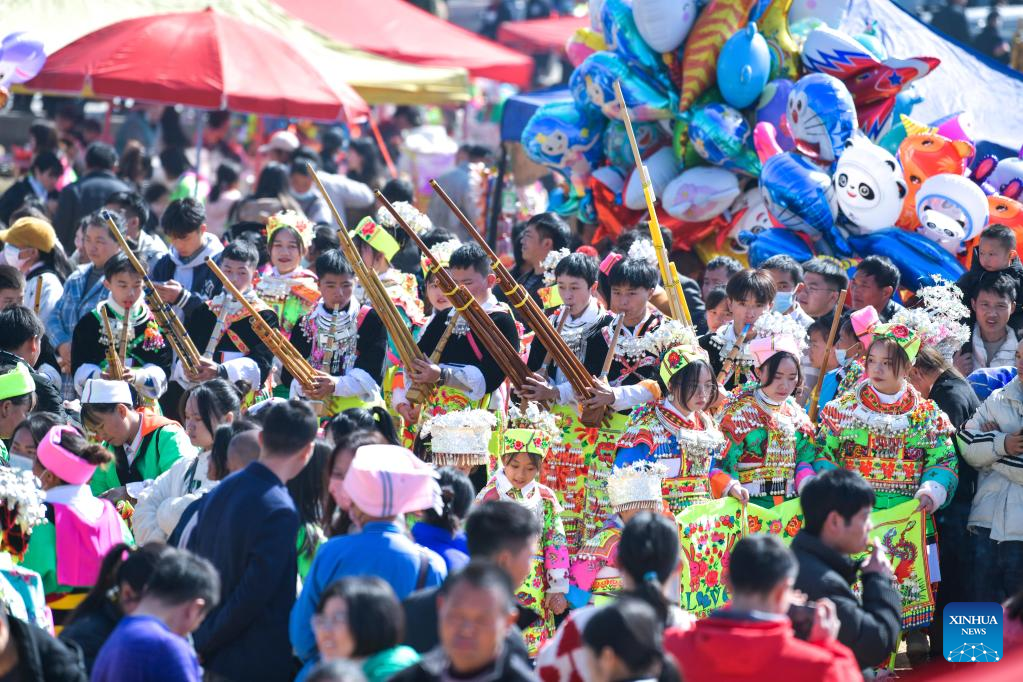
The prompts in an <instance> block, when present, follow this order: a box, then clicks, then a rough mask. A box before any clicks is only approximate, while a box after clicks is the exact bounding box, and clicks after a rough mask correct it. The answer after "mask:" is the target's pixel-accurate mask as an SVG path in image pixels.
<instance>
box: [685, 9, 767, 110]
mask: <svg viewBox="0 0 1023 682" xmlns="http://www.w3.org/2000/svg"><path fill="white" fill-rule="evenodd" d="M755 2H756V0H711V2H710V4H708V5H707V7H705V8H704V10H703V11H702V12H700V17H699V18H698V19H697V20H696V24H695V25H694V26H693V28H692V30H691V31H690V32H689V37H688V39H687V40H686V44H685V47H684V48H683V51H682V60H681V63H680V64H679V65H676V73H675V74H674V75H673V78H672V80H673V81H674V82H675V83H676V84H681V86H680V93H679V102H678V110H679V111H680V112H682V111H686V110H688V109H689V107H690V106H692V104H693V102H695V101H696V98H697V97H699V96H700V93H702V92H703V91H704V90H706V89H707V88H709V87H710V86H711V85H713V84H714V80H715V77H716V76H717V62H718V55H719V54H721V47H722V46H723V45H724V44H725V41H726V40H728V38H730V37H731V36H732V34H734V33H735V32H736V31H738V30H739V29H740V28H742V27H743V26H745V25H746V22H747V17H749V13H750V9H752V7H753V5H754V3H755ZM678 66H680V67H681V68H680V69H678V68H677V67H678ZM683 75H684V76H685V77H684V78H683Z"/></svg>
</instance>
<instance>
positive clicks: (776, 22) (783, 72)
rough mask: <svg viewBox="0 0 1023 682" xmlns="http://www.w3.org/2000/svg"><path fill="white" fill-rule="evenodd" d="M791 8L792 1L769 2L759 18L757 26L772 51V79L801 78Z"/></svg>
mask: <svg viewBox="0 0 1023 682" xmlns="http://www.w3.org/2000/svg"><path fill="white" fill-rule="evenodd" d="M791 6H792V0H768V2H767V5H766V6H765V7H764V10H763V12H761V14H760V16H758V17H757V25H758V26H759V27H760V31H761V32H762V33H763V34H764V37H765V38H766V39H767V44H768V45H769V46H770V49H771V78H791V79H793V80H795V79H796V78H798V77H799V45H798V44H797V43H796V39H795V38H793V37H792V34H791V33H789V17H788V13H789V8H790V7H791ZM718 80H720V78H719V79H718Z"/></svg>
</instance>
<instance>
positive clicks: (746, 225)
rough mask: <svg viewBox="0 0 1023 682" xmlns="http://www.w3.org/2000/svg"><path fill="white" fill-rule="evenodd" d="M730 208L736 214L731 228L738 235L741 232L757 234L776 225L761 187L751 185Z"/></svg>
mask: <svg viewBox="0 0 1023 682" xmlns="http://www.w3.org/2000/svg"><path fill="white" fill-rule="evenodd" d="M729 210H730V211H731V212H732V214H733V216H734V218H733V220H732V227H731V230H732V231H733V232H734V233H735V234H736V235H738V234H739V233H740V232H749V233H751V234H757V233H758V232H763V231H764V230H767V229H770V228H771V227H773V226H774V223H773V222H771V213H770V211H768V210H767V204H766V203H764V195H763V193H762V192H761V191H760V188H759V187H751V188H750V189H748V190H746V191H745V192H743V193H742V194H741V195H740V196H739V198H738V199H736V200H735V203H734V204H732V206H731V208H730V209H729Z"/></svg>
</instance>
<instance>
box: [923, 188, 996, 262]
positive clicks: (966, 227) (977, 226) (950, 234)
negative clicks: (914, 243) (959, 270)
mask: <svg viewBox="0 0 1023 682" xmlns="http://www.w3.org/2000/svg"><path fill="white" fill-rule="evenodd" d="M916 210H917V216H918V217H919V219H920V226H919V227H918V228H917V232H918V233H920V234H922V235H923V236H925V237H927V238H928V239H930V240H931V241H933V242H936V243H937V244H938V245H940V246H941V247H942V248H943V249H945V250H946V251H948V252H949V253H950V254H953V255H956V254H957V253H959V250H960V247H961V246H962V244H963V242H967V241H969V240H970V239H973V238H974V237H975V236H977V235H978V234H980V233H981V231H982V230H983V229H984V228H985V227H987V224H988V200H987V197H986V196H985V195H984V191H983V190H982V189H981V188H980V187H978V186H977V185H976V184H975V183H974V182H972V181H971V180H969V179H968V178H964V177H963V176H961V175H952V174H950V173H942V174H941V175H935V176H934V177H933V178H929V179H928V180H927V181H926V182H924V184H923V186H922V187H921V188H920V191H919V192H917V194H916Z"/></svg>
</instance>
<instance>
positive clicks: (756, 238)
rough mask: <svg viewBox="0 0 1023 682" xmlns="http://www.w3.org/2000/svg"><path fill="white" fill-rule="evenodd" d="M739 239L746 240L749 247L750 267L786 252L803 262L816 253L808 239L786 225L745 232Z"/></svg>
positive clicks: (758, 265) (787, 254)
mask: <svg viewBox="0 0 1023 682" xmlns="http://www.w3.org/2000/svg"><path fill="white" fill-rule="evenodd" d="M739 239H740V240H742V241H744V242H746V248H747V249H749V264H750V267H753V268H757V267H760V264H761V263H763V262H764V261H766V260H767V259H768V258H770V257H771V256H777V255H779V254H784V255H786V256H791V257H793V258H795V259H796V261H797V262H799V263H803V262H805V261H808V260H810V259H811V258H813V257H814V256H815V255H816V254H814V252H813V250H811V249H810V247H809V245H807V243H806V240H805V239H804V238H803V237H802V236H801V235H800V234H799V233H798V232H794V231H793V230H790V229H788V228H785V227H772V228H771V229H769V230H764V231H763V232H760V233H758V234H752V233H750V232H743V233H742V234H740V235H739Z"/></svg>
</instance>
